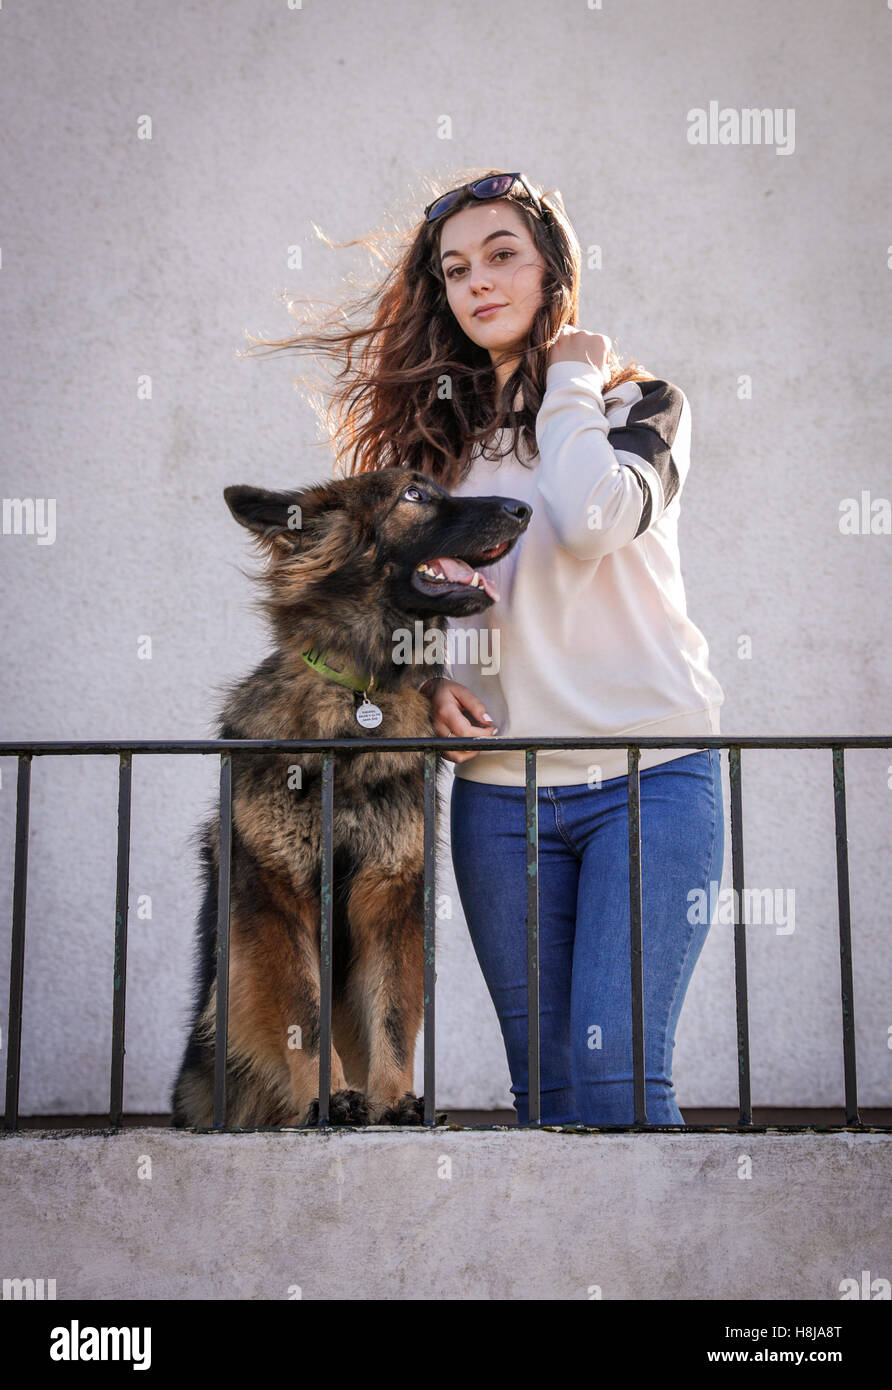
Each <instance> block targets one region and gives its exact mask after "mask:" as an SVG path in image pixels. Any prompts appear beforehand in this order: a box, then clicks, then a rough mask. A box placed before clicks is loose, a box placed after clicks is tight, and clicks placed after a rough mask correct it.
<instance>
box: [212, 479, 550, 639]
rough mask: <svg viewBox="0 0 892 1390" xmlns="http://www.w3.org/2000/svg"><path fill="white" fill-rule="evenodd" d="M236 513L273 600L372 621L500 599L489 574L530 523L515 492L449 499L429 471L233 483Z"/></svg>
mask: <svg viewBox="0 0 892 1390" xmlns="http://www.w3.org/2000/svg"><path fill="white" fill-rule="evenodd" d="M223 495H224V497H225V498H226V502H227V504H228V506H229V509H230V511H231V512H232V514H233V516H234V517H235V518H236V520H237V521H239V522H240V523H241V524H242V525H243V526H246V527H247V528H248V530H250V531H251V532H252V533H253V534H254V536H255V537H256V538H257V540H258V542H259V543H260V544H261V545H262V547H263V548H264V549H265V550H266V552H267V555H268V558H269V566H268V570H267V574H266V580H267V585H268V589H269V595H270V597H269V602H270V604H271V605H272V606H273V607H275V608H276V609H278V610H282V609H284V608H288V607H291V608H297V607H299V608H300V609H301V611H302V612H304V613H307V614H309V613H312V612H316V613H318V615H319V616H320V617H323V616H324V617H326V618H328V619H330V618H331V610H332V606H333V605H341V604H344V603H349V604H350V605H351V616H352V614H353V613H356V612H358V613H359V614H360V615H362V614H363V613H366V614H367V615H368V620H369V621H370V622H380V621H381V620H382V619H383V620H384V621H385V622H391V623H392V622H393V620H394V618H414V617H422V618H423V617H425V616H435V615H443V616H444V617H445V616H452V617H466V616H469V615H471V614H474V613H480V612H482V611H483V610H484V609H486V608H489V607H490V606H491V604H493V603H494V602H495V601H496V600H497V599H498V597H499V595H498V591H497V590H496V589H495V586H494V585H493V584H492V582H491V581H490V580H489V578H488V577H487V576H486V574H485V570H486V568H487V566H489V565H492V564H494V563H495V562H496V561H497V560H500V559H501V558H502V557H503V556H504V555H507V553H508V551H509V550H510V549H511V548H512V546H513V545H514V544H515V542H516V541H517V539H518V537H519V536H521V535H522V533H523V532H524V530H525V529H526V527H527V525H528V523H529V520H530V517H531V515H532V509H531V508H530V507H529V506H528V505H527V504H526V503H525V502H521V501H518V500H517V499H516V498H513V497H452V496H451V495H450V494H449V493H448V492H447V491H446V489H445V488H444V487H441V486H440V485H439V484H438V483H436V482H434V481H433V480H432V479H431V478H429V477H427V475H426V474H424V473H419V472H415V471H412V470H409V469H404V468H382V469H379V470H377V471H373V472H369V473H361V474H357V475H355V476H354V477H350V478H338V479H333V480H327V481H325V482H321V483H316V484H314V485H312V486H309V487H305V488H299V489H295V490H294V491H292V492H270V491H268V490H266V489H264V488H256V487H242V486H238V487H228V488H226V489H225V491H224V494H223Z"/></svg>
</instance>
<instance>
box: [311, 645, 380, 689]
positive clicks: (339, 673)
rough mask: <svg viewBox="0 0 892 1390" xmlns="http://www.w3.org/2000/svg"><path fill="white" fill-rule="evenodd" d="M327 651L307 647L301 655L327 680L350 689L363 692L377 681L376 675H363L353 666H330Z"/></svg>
mask: <svg viewBox="0 0 892 1390" xmlns="http://www.w3.org/2000/svg"><path fill="white" fill-rule="evenodd" d="M326 655H327V653H325V652H323V651H320V650H319V648H318V647H307V649H306V651H303V652H301V656H302V657H303V659H304V661H305V662H306V663H307V665H308V666H312V668H313V670H314V671H317V672H318V673H319V675H320V676H325V677H326V679H327V680H330V681H335V682H336V683H337V684H338V685H345V686H346V687H347V689H348V690H356V691H358V692H359V693H360V694H362V693H363V692H364V691H366V690H371V688H372V686H373V685H374V683H375V677H374V676H362V675H360V673H359V672H358V671H354V670H353V668H352V667H351V666H347V665H346V664H345V665H343V666H329V665H328V663H327V662H326V660H325V657H326Z"/></svg>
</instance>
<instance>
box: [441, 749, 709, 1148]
mask: <svg viewBox="0 0 892 1390" xmlns="http://www.w3.org/2000/svg"><path fill="white" fill-rule="evenodd" d="M639 778H640V788H641V803H640V804H641V903H642V914H641V915H642V960H643V977H644V1063H645V1070H644V1075H645V1106H646V1110H647V1121H648V1123H649V1124H660V1125H667V1124H668V1125H683V1124H684V1120H683V1118H682V1114H681V1111H680V1110H679V1108H678V1105H677V1104H676V1099H675V1090H674V1087H673V1085H672V1076H671V1067H672V1051H673V1048H674V1046H675V1029H676V1025H677V1023H678V1018H679V1015H680V1013H681V1006H682V1004H683V1002H684V997H685V993H686V991H687V987H688V984H689V982H690V979H691V975H692V973H693V970H694V966H695V964H696V962H697V957H698V956H699V954H700V952H701V950H702V948H703V944H704V942H705V940H706V936H707V933H708V931H709V924H708V920H707V922H706V923H703V922H702V918H703V916H704V915H705V916H706V917H707V919H708V910H707V912H706V913H705V914H704V913H702V912H701V913H700V914H699V920H698V913H697V911H696V909H695V908H694V907H693V906H692V902H694V901H696V899H694V898H693V897H689V896H688V895H689V894H690V893H691V892H692V890H696V889H702V890H704V891H705V892H706V894H707V899H708V895H709V882H710V879H715V880H716V881H718V882H720V881H721V876H722V859H723V854H724V808H723V805H722V781H721V763H720V758H719V750H718V749H716V748H710V749H702V750H701V751H699V752H696V753H690V754H687V755H686V756H684V757H681V758H674V759H672V761H670V762H667V763H661V764H658V765H657V766H655V767H650V768H644V769H643V770H642V771H641V772H640V773H639ZM627 798H628V778H627V777H613V778H611V779H609V780H608V781H605V782H603V783H602V784H601V786H600V787H599V788H590V787H588V786H585V785H581V786H568V787H540V788H539V792H538V813H539V818H538V825H539V1018H540V1024H539V1028H540V1035H539V1039H540V1041H539V1057H540V1064H539V1067H540V1095H541V1118H542V1123H543V1124H584V1125H623V1124H632V1123H633V1121H634V1111H633V1091H632V993H631V983H630V978H631V977H630V964H629V950H630V927H629V920H630V913H629V813H628V799H627ZM450 822H451V835H452V860H453V866H454V869H455V878H456V883H457V885H458V890H459V895H460V897H461V902H462V907H463V909H464V913H465V918H466V920H467V923H468V928H469V931H470V934H471V940H472V942H473V944H474V950H475V951H476V953H477V959H478V961H479V962H480V968H481V970H482V971H483V977H484V979H485V981H486V984H487V987H488V989H489V992H490V995H491V996H492V1000H493V1003H494V1005H495V1009H496V1013H497V1014H498V1018H499V1023H500V1025H501V1029H502V1037H503V1038H504V1041H505V1049H506V1052H507V1056H508V1067H509V1070H510V1072H511V1080H512V1086H511V1091H512V1093H513V1095H514V1098H515V1099H514V1108H515V1110H516V1111H517V1120H518V1123H519V1124H526V1123H527V1122H528V1119H529V1105H528V1084H529V1081H528V1074H527V978H526V792H525V789H524V788H523V787H509V786H491V785H489V784H486V783H482V782H471V781H467V780H465V779H464V778H461V777H456V778H454V780H453V787H452V803H451V808H450ZM691 918H693V919H694V920H693V921H692V920H691Z"/></svg>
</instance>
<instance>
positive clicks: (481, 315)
mask: <svg viewBox="0 0 892 1390" xmlns="http://www.w3.org/2000/svg"><path fill="white" fill-rule="evenodd" d="M504 307H505V306H504V304H493V306H492V308H490V309H480V310H479V311H478V312H477V313H476V314H475V315H474V318H475V319H488V318H489V317H490V316H491V315H492V314H497V313H498V312H499V310H500V309H504Z"/></svg>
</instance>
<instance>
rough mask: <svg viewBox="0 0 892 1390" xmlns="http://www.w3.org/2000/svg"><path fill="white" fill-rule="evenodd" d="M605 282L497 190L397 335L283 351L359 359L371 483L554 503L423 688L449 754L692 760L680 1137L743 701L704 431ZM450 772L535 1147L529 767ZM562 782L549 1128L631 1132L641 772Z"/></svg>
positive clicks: (576, 770) (353, 387)
mask: <svg viewBox="0 0 892 1390" xmlns="http://www.w3.org/2000/svg"><path fill="white" fill-rule="evenodd" d="M580 266H581V252H580V247H579V242H578V240H577V237H576V235H575V233H574V231H573V228H572V226H571V224H570V221H569V219H568V217H567V215H566V211H565V209H564V206H563V202H562V200H561V197H560V194H559V193H557V192H556V191H555V192H552V193H550V194H543V193H542V192H541V191H540V190H538V189H536V188H534V187H533V186H532V185H531V184H530V182H529V181H528V180H527V179H526V178H525V177H524V176H523V175H522V174H519V173H511V172H503V171H492V170H490V171H489V173H488V174H485V175H482V176H480V177H478V178H476V179H472V180H469V181H468V182H467V183H464V184H462V185H460V186H459V187H457V188H450V189H449V190H448V191H447V192H446V193H445V194H443V195H441V196H440V197H438V198H436V199H434V201H433V202H432V203H430V204H429V205H428V206H427V208H425V210H424V216H423V218H422V219H421V220H420V221H419V222H418V224H417V225H416V226H415V227H414V229H413V231H412V233H411V235H410V236H409V238H408V240H407V243H406V245H405V248H404V250H403V252H402V254H401V255H400V256H399V257H398V258H397V259H396V261H395V262H394V263H393V265H392V267H391V273H390V275H389V277H388V279H387V280H386V281H385V283H384V285H383V286H382V287H381V288H380V289H378V290H376V291H375V293H374V294H373V295H372V296H371V297H370V299H369V300H366V301H364V302H363V304H362V305H361V306H360V307H365V306H366V305H367V304H371V305H372V307H373V311H374V312H373V317H372V321H371V324H370V325H368V326H366V327H358V328H348V329H346V330H345V329H341V330H340V331H338V330H337V329H334V328H333V330H332V332H330V333H329V334H328V335H322V334H313V335H306V334H304V335H301V336H300V337H298V338H292V339H287V340H284V341H279V342H274V343H269V342H267V343H265V345H266V346H267V347H272V348H289V347H295V346H297V347H300V348H303V349H306V348H308V347H309V348H316V349H321V350H323V351H326V352H330V353H336V352H338V351H341V350H343V349H345V350H346V354H345V355H346V366H345V368H344V374H345V375H346V376H347V377H348V380H347V382H346V384H345V385H343V386H342V387H341V388H340V389H339V390H338V391H337V392H336V393H335V397H334V410H335V411H339V412H340V415H339V419H338V420H337V422H336V425H335V428H331V425H330V427H329V432H330V434H331V436H332V438H333V440H334V443H335V447H336V451H337V454H338V464H340V463H341V462H342V460H346V461H347V465H348V470H349V471H350V472H357V471H358V472H362V471H365V470H367V469H371V468H378V467H384V466H387V465H394V464H397V465H404V466H406V467H408V468H416V469H421V470H423V471H426V472H428V473H429V474H430V475H431V476H433V477H434V478H436V479H437V480H438V481H439V482H441V483H442V484H443V485H444V486H446V487H448V488H450V489H451V490H452V491H453V492H455V493H458V494H465V495H501V496H510V497H518V498H521V499H522V500H524V501H527V502H529V503H530V504H531V505H532V508H533V515H532V519H531V521H530V524H529V526H528V528H527V530H526V532H525V533H524V535H523V536H522V537H521V539H520V541H519V542H518V544H517V545H516V546H515V547H514V548H513V550H512V551H511V553H510V554H509V555H508V556H506V557H505V558H504V560H500V561H498V562H497V563H496V564H495V565H493V566H492V567H491V568H489V569H488V570H487V574H488V576H490V577H492V579H493V580H494V582H495V585H496V587H497V589H498V590H499V593H500V597H499V599H498V601H497V602H496V603H495V604H494V605H492V607H490V608H489V609H488V610H487V612H486V613H484V614H482V615H480V616H479V617H475V618H468V619H463V620H457V621H452V622H451V626H452V627H453V628H454V629H455V630H456V631H455V635H456V637H457V638H458V637H461V638H462V641H461V642H458V641H456V643H455V647H456V650H457V651H460V652H461V660H453V662H452V664H451V666H450V667H449V668H447V669H448V672H449V674H448V676H447V678H445V679H438V680H433V681H428V682H426V683H425V684H424V685H423V686H422V689H424V691H425V693H427V694H429V696H430V699H431V705H432V715H433V721H434V729H435V732H436V733H437V734H438V735H440V736H442V737H446V736H449V735H454V736H461V737H465V738H467V737H470V736H475V735H480V737H481V739H483V738H485V737H486V736H487V735H488V734H493V733H495V732H496V731H497V730H498V731H499V732H500V733H501V734H503V735H504V736H510V737H513V738H527V737H529V738H532V737H540V736H566V737H591V738H599V737H602V738H603V737H622V738H630V739H631V738H634V737H635V735H641V736H642V737H650V736H654V737H659V736H660V735H662V734H665V735H666V736H667V737H674V736H676V735H681V736H685V737H687V736H688V735H690V736H691V740H692V744H693V747H692V748H656V749H642V750H641V759H640V764H639V768H640V790H641V848H642V861H641V863H642V872H641V877H642V923H643V924H642V939H643V980H644V1025H645V1103H646V1109H647V1118H648V1122H649V1123H650V1124H660V1125H666V1124H670V1125H671V1124H676V1125H681V1124H683V1123H684V1121H683V1118H682V1115H681V1111H680V1110H679V1108H678V1105H677V1102H676V1098H675V1092H674V1088H673V1084H672V1075H671V1069H672V1052H673V1048H674V1044H675V1030H676V1026H677V1023H678V1019H679V1015H680V1012H681V1007H682V1004H683V1002H684V997H685V993H686V990H687V987H688V983H689V981H690V978H691V974H692V972H693V969H694V966H695V964H696V961H697V958H698V956H699V954H700V951H701V949H702V947H703V944H704V941H705V938H706V935H707V932H708V929H709V928H708V924H704V923H703V922H702V919H701V916H700V915H699V914H698V912H697V909H696V906H695V904H696V902H697V899H698V897H702V893H703V892H708V889H709V883H710V880H715V881H720V880H721V874H722V858H723V849H724V815H723V804H722V784H721V775H720V761H719V754H718V751H717V750H715V749H699V750H697V749H696V741H697V735H709V734H717V733H719V718H718V711H719V707H720V705H721V703H722V701H723V699H724V695H723V692H722V688H721V686H720V684H719V683H718V681H717V680H716V679H715V677H714V676H713V675H712V673H711V672H710V670H709V666H708V648H707V644H706V641H705V639H704V637H703V634H702V633H701V631H700V630H699V628H697V627H696V626H695V625H694V623H693V622H692V621H691V620H690V618H689V617H688V616H687V611H686V601H685V592H684V585H683V581H682V576H681V571H680V565H679V553H678V542H677V521H678V515H679V507H680V503H679V495H680V492H681V489H682V486H683V484H684V481H685V478H686V476H687V472H688V468H689V463H690V455H689V444H690V425H691V411H690V406H689V404H688V401H687V399H686V397H685V396H684V394H683V393H682V392H681V391H680V390H679V389H678V387H676V386H674V385H672V384H671V383H669V382H667V381H664V380H660V379H658V378H655V377H654V376H652V374H651V373H650V372H647V371H646V370H644V369H643V368H641V367H640V366H638V365H637V364H636V363H635V362H634V361H633V362H631V363H630V364H628V365H627V366H625V367H624V368H621V367H620V363H619V361H618V359H617V357H616V355H615V354H614V353H613V351H612V348H611V342H610V339H609V338H607V337H605V336H603V335H601V334H597V333H590V332H586V331H584V330H583V329H581V328H579V327H578V326H577V317H578V298H579V288H580ZM360 338H365V339H366V342H365V345H364V348H363V351H362V354H361V357H360V360H359V362H358V364H356V365H355V366H354V365H353V363H352V349H353V346H354V344H355V343H356V341H357V340H359V339H360ZM255 341H258V340H255ZM331 420H332V414H331V413H330V414H329V421H331ZM461 629H465V631H464V632H463V633H462V632H460V630H461ZM469 629H470V631H469ZM472 720H473V721H475V722H471V721H472ZM487 726H488V727H487ZM449 756H450V759H451V761H453V762H454V763H455V764H456V770H455V777H454V781H453V789H452V802H451V813H450V820H451V837H452V857H453V864H454V869H455V877H456V882H457V885H458V889H459V894H460V896H461V901H462V906H463V909H464V912H465V916H466V919H467V922H468V927H469V930H470V934H471V938H472V941H473V944H474V949H475V951H476V954H477V958H478V960H479V962H480V967H481V970H482V972H483V975H484V978H485V980H486V984H487V986H488V988H489V992H490V995H491V997H492V1000H493V1003H494V1005H495V1009H496V1012H497V1015H498V1018H499V1023H500V1025H501V1029H502V1036H503V1038H504V1042H505V1048H506V1052H507V1058H508V1065H509V1069H510V1072H511V1079H512V1086H511V1090H512V1092H513V1095H514V1104H515V1109H516V1112H517V1118H518V1121H519V1122H520V1123H525V1122H526V1121H527V1119H528V1115H529V1106H528V1079H527V983H526V813H525V790H524V754H523V753H522V752H498V751H491V752H486V751H484V750H481V751H480V752H477V751H456V752H455V753H454V754H452V755H449ZM537 777H538V783H539V791H538V807H539V823H538V858H539V960H540V1094H541V1119H542V1122H543V1123H545V1124H585V1125H610V1124H630V1123H632V1121H633V1118H634V1114H633V1070H632V1003H631V984H630V963H629V961H630V922H629V918H630V913H629V874H628V802H627V797H628V778H627V760H626V750H625V749H602V750H597V749H593V750H583V751H573V750H570V751H567V750H557V751H552V750H543V751H541V752H540V753H539V754H538V755H537Z"/></svg>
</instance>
